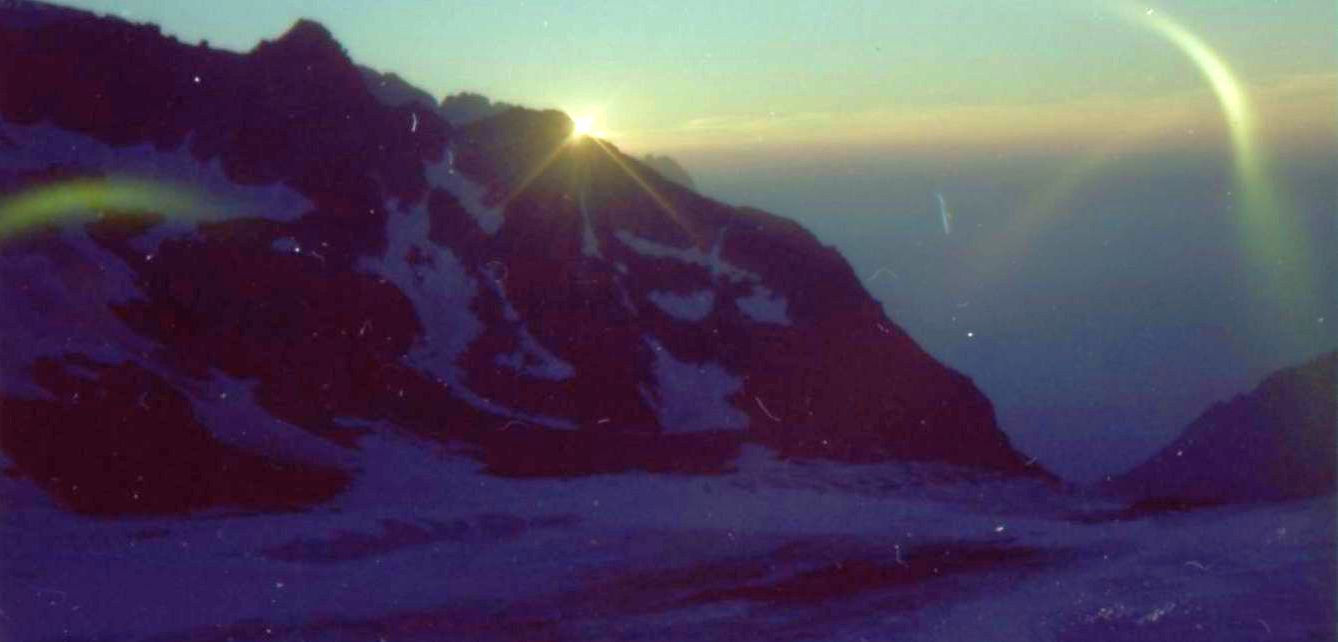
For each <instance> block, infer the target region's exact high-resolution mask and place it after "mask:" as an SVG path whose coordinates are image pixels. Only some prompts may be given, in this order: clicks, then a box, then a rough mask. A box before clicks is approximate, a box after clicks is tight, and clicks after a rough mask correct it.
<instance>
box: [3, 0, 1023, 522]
mask: <svg viewBox="0 0 1338 642" xmlns="http://www.w3.org/2000/svg"><path fill="white" fill-rule="evenodd" d="M68 43H79V46H77V47H71V46H68ZM35 69H41V70H42V72H41V73H40V74H38V73H34V71H33V70H35ZM0 86H3V87H4V88H5V91H4V92H3V93H0V141H4V144H5V145H6V150H5V155H4V158H3V160H0V190H3V192H0V193H4V194H7V195H12V194H21V193H28V192H30V191H32V190H38V189H54V190H59V189H60V187H61V186H62V185H63V184H64V181H68V180H71V179H75V178H84V179H94V180H102V179H105V180H113V181H114V180H118V179H119V178H120V177H132V178H134V179H135V180H137V181H148V182H151V183H157V184H162V185H172V186H175V187H177V188H180V189H183V190H185V191H187V192H189V193H190V194H191V195H192V198H193V202H194V203H196V204H197V207H195V208H185V209H184V210H183V208H182V206H181V205H180V204H179V203H163V205H162V206H161V207H154V208H144V207H137V208H131V209H130V210H128V211H127V210H122V209H118V208H107V209H104V210H103V211H101V212H99V216H98V217H97V218H96V219H95V220H92V221H91V222H88V223H86V224H84V225H82V226H79V225H74V226H66V227H64V228H59V229H58V228H49V229H42V230H39V231H37V232H34V233H32V234H29V235H27V236H23V237H19V238H13V239H0V297H3V299H4V301H5V302H6V308H7V309H6V311H5V312H4V313H3V314H0V449H3V451H4V456H5V457H6V458H7V460H8V461H7V465H8V466H9V470H10V472H11V473H12V474H16V475H18V476H21V477H24V478H27V479H30V480H32V481H33V482H34V483H36V484H37V485H38V486H39V487H41V488H42V489H43V490H45V491H46V492H48V493H50V494H51V495H53V496H54V497H56V498H58V499H59V500H60V501H62V502H63V503H64V504H65V505H67V506H69V507H71V508H73V509H75V510H79V511H83V512H89V513H97V514H116V513H126V512H130V513H134V512H140V513H154V512H173V511H185V510H195V509H201V508H209V507H215V506H237V507H244V508H259V509H272V508H284V507H295V506H301V505H304V504H306V503H310V502H313V501H320V500H322V499H323V498H328V497H331V496H333V495H334V494H336V493H338V492H341V491H342V490H343V489H344V488H345V487H346V486H347V484H348V483H349V482H350V480H352V479H354V478H355V477H356V473H357V470H359V468H360V464H359V460H360V457H363V456H366V455H365V453H364V449H363V445H364V444H365V443H366V440H367V439H373V438H391V437H394V438H408V439H413V440H419V441H421V443H422V444H423V445H424V447H428V446H429V445H432V444H445V445H446V446H447V447H449V448H453V449H462V450H464V451H466V452H469V453H471V454H473V455H474V456H476V457H477V458H479V459H480V460H481V461H483V462H485V463H486V465H487V466H488V468H489V470H491V471H492V472H494V473H496V474H502V475H586V474H593V473H606V472H616V471H622V470H650V471H667V472H696V473H717V472H721V471H724V470H728V468H729V466H730V463H731V461H732V460H733V459H734V457H735V456H736V454H737V452H738V448H739V446H740V445H741V444H744V443H756V444H760V445H763V446H766V447H769V448H772V449H774V450H776V451H778V452H780V453H781V454H783V455H785V456H791V457H813V458H829V459H835V460H844V461H864V462H871V461H883V460H890V459H913V460H933V461H942V462H948V463H953V464H959V465H965V466H974V467H982V468H987V469H992V470H998V471H1004V472H1010V473H1025V472H1038V471H1037V469H1035V468H1029V467H1028V466H1027V465H1026V464H1024V462H1023V458H1022V457H1020V456H1019V455H1018V454H1017V453H1016V452H1015V451H1014V450H1013V449H1012V448H1011V447H1010V445H1009V443H1008V439H1007V438H1006V437H1005V435H1004V434H1003V433H1002V432H1001V431H1000V430H999V428H998V426H997V425H996V423H995V419H994V413H993V409H992V407H991V404H990V402H989V400H988V399H986V398H985V397H984V396H983V395H982V394H981V392H980V391H979V390H978V389H977V388H976V387H975V386H974V385H973V384H972V383H971V381H970V380H969V379H967V378H966V377H965V376H963V375H961V374H959V373H957V372H954V371H952V370H950V369H949V368H947V367H945V366H943V365H942V364H940V363H938V362H936V361H935V360H934V359H933V358H931V357H930V356H929V355H928V354H926V353H925V352H924V351H923V350H922V349H921V348H920V347H919V346H917V345H916V343H915V342H914V341H913V340H912V339H911V338H910V337H909V336H907V335H906V333H905V332H903V331H902V330H901V329H900V328H898V327H897V326H896V324H894V323H893V322H892V321H891V320H889V319H888V318H887V317H886V316H885V315H884V312H883V309H882V306H880V305H879V304H878V302H877V301H875V300H874V299H873V298H872V297H871V296H870V295H869V294H868V293H867V292H866V291H865V290H864V289H863V287H862V285H861V283H860V281H859V279H858V278H857V277H856V275H855V274H854V273H853V271H852V270H851V268H850V266H849V265H848V264H847V263H846V261H845V260H844V259H843V258H842V257H841V256H840V255H839V254H838V253H837V252H836V251H835V250H833V249H831V248H829V247H825V246H823V245H822V244H821V243H819V242H818V241H817V239H815V238H814V237H813V235H812V234H810V233H809V232H808V231H806V230H804V229H803V228H802V227H800V226H799V225H797V224H795V223H794V222H792V221H789V220H787V219H784V218H780V217H777V216H774V215H771V214H768V213H766V212H762V211H758V210H754V209H749V208H736V207H730V206H727V205H724V204H721V203H718V202H715V201H712V200H710V199H707V198H704V197H702V196H700V195H698V194H696V193H694V192H692V191H690V190H688V189H685V188H683V187H682V186H680V185H678V184H676V183H674V182H671V181H669V180H665V179H663V178H661V177H660V176H659V175H658V174H657V173H655V172H653V171H649V170H648V169H647V168H646V167H645V166H644V165H643V164H642V163H640V162H638V161H637V160H635V159H634V158H631V157H629V156H627V155H624V154H622V153H621V152H620V151H619V150H617V149H616V148H615V147H613V146H612V145H610V144H608V143H607V142H604V141H599V140H595V139H588V138H573V137H572V135H571V133H572V123H571V121H570V119H568V118H567V117H566V116H565V115H563V114H561V113H558V112H540V111H532V110H526V109H510V110H506V111H503V112H500V113H498V114H495V115H492V116H491V117H487V118H483V119H481V120H478V121H475V122H472V123H470V124H467V125H463V126H459V127H456V126H452V125H451V124H450V123H449V120H448V119H447V118H446V117H445V116H444V114H443V113H442V112H441V108H440V107H439V106H437V105H433V104H428V103H425V102H424V101H422V100H418V99H416V97H418V96H423V95H425V94H422V93H421V92H419V91H418V90H415V89H413V88H411V87H407V86H403V83H402V81H399V80H398V78H395V77H393V76H381V75H378V74H376V73H374V72H370V71H368V70H365V69H360V68H359V67H357V66H356V65H355V64H354V63H353V62H352V61H350V60H349V59H348V57H347V55H346V54H345V53H344V51H343V49H342V47H340V46H339V45H338V43H336V42H335V41H334V39H333V38H332V37H331V36H330V34H329V33H328V32H327V31H326V30H325V29H324V28H323V27H321V26H320V25H318V24H316V23H313V22H309V21H302V22H299V23H298V24H297V25H295V26H294V27H293V28H292V29H291V30H290V31H289V32H288V33H287V34H285V35H284V36H283V37H281V38H279V39H278V40H276V41H273V42H266V43H261V44H260V45H259V46H257V47H256V48H255V49H254V50H252V51H251V52H249V53H246V54H234V53H229V52H223V51H217V50H212V49H210V48H208V47H207V46H204V45H200V46H192V45H187V44H183V43H180V42H178V41H176V40H173V39H171V38H168V37H165V36H163V35H162V34H161V33H160V32H159V30H158V29H157V28H156V27H151V26H142V25H135V24H131V23H127V22H124V21H121V20H118V19H113V18H97V17H94V16H92V15H90V14H84V13H80V12H74V11H68V10H56V9H50V8H46V7H43V6H41V5H36V4H32V3H17V4H16V3H9V4H6V5H4V6H3V7H0ZM390 97H393V99H392V98H390ZM89 207H92V205H89Z"/></svg>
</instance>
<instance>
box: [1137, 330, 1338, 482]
mask: <svg viewBox="0 0 1338 642" xmlns="http://www.w3.org/2000/svg"><path fill="white" fill-rule="evenodd" d="M1336 370H1338V353H1329V354H1327V355H1324V356H1321V357H1318V358H1316V359H1314V360H1312V361H1310V362H1308V363H1306V364H1304V365H1301V366H1297V367H1294V368H1288V369H1286V370H1282V371H1280V372H1277V373H1274V374H1273V375H1270V376H1269V377H1268V378H1267V379H1265V380H1264V381H1263V382H1262V383H1260V384H1259V386H1258V387H1256V388H1255V389H1254V390H1252V391H1250V392H1249V393H1248V394H1243V395H1238V396H1236V397H1235V398H1234V399H1232V400H1230V401H1227V402H1224V403H1218V404H1215V405H1214V406H1213V407H1211V408H1209V409H1208V410H1207V412H1205V413H1203V415H1201V416H1200V417H1199V418H1198V419H1196V420H1194V422H1193V423H1191V424H1190V425H1189V426H1188V427H1187V428H1186V429H1185V431H1184V433H1183V434H1182V435H1181V436H1180V437H1179V438H1178V439H1176V440H1175V441H1174V442H1172V443H1171V445H1169V446H1167V447H1166V448H1164V449H1162V450H1161V452H1159V453H1157V455H1155V456H1154V457H1152V458H1151V459H1149V460H1148V461H1147V462H1145V463H1143V464H1141V465H1139V466H1138V467H1136V468H1134V469H1133V470H1131V471H1129V472H1128V473H1125V474H1124V475H1121V476H1120V477H1118V478H1116V479H1115V480H1113V482H1111V484H1110V487H1111V488H1112V489H1114V490H1117V491H1120V492H1123V493H1126V494H1129V495H1132V496H1134V497H1137V498H1140V499H1142V500H1143V501H1144V504H1145V505H1149V506H1193V505H1213V504H1220V503H1224V502H1240V501H1264V500H1281V499H1291V498H1299V497H1311V496H1316V495H1324V494H1328V493H1332V492H1334V484H1335V465H1336V464H1335V462H1336V461H1338V450H1335V433H1338V378H1335V371H1336Z"/></svg>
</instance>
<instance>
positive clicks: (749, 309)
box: [734, 285, 791, 325]
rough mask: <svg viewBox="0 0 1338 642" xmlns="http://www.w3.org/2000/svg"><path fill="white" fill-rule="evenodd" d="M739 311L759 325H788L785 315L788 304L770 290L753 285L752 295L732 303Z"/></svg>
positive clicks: (787, 317)
mask: <svg viewBox="0 0 1338 642" xmlns="http://www.w3.org/2000/svg"><path fill="white" fill-rule="evenodd" d="M734 304H735V305H737V306H739V311H740V312H743V314H744V315H745V316H747V317H748V318H750V319H752V320H754V321H758V322H761V323H774V324H776V325H790V323H791V322H790V315H789V314H788V313H787V308H788V305H789V304H788V303H787V302H786V300H785V297H783V296H778V295H777V294H776V293H774V292H772V291H771V288H768V287H764V286H761V285H754V286H753V292H752V294H749V295H748V296H746V297H742V298H740V299H737V300H735V301H734Z"/></svg>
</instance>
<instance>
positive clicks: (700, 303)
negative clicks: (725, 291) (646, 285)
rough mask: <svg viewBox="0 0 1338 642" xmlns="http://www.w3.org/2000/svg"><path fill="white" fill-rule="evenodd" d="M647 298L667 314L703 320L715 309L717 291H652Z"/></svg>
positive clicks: (680, 317)
mask: <svg viewBox="0 0 1338 642" xmlns="http://www.w3.org/2000/svg"><path fill="white" fill-rule="evenodd" d="M647 298H648V299H650V302H651V303H654V304H655V307H657V308H659V309H661V310H663V311H664V313H665V314H667V315H669V316H671V317H674V318H675V319H681V320H683V321H693V322H696V321H701V320H703V319H705V318H706V317H708V316H710V315H711V310H713V309H715V292H714V291H712V290H702V291H700V292H692V293H689V294H675V293H673V292H651V293H650V294H648V295H647Z"/></svg>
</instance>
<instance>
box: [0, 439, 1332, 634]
mask: <svg viewBox="0 0 1338 642" xmlns="http://www.w3.org/2000/svg"><path fill="white" fill-rule="evenodd" d="M363 445H364V450H365V452H364V455H365V456H364V457H363V458H362V459H361V461H363V462H376V464H375V465H372V464H366V465H364V468H363V470H362V471H361V475H360V477H359V481H358V482H357V484H356V485H355V486H354V488H353V489H351V490H350V491H349V492H348V493H346V494H345V495H343V496H341V497H340V498H339V499H337V500H336V501H334V502H332V503H330V504H328V505H324V506H321V507H319V508H317V509H313V510H311V511H308V512H305V513H299V514H278V515H275V514H270V515H242V514H219V513H213V514H200V515H195V516H191V517H188V518H157V519H117V520H109V519H89V518H83V517H78V516H73V515H71V514H69V513H67V512H65V511H62V510H60V509H58V508H56V507H54V506H52V505H50V504H49V503H48V501H47V500H46V499H44V497H43V496H42V495H40V494H39V493H38V491H37V490H36V489H35V488H33V487H31V486H28V485H27V484H26V482H21V481H17V480H14V479H10V478H6V479H5V480H4V482H3V486H0V487H2V488H3V490H4V506H5V508H4V512H5V519H4V520H3V521H0V524H2V526H0V528H2V529H3V530H0V563H2V564H3V578H4V579H3V582H0V604H3V605H4V612H3V613H0V627H2V630H0V634H2V636H3V639H5V640H15V641H26V640H99V641H110V640H161V641H163V642H167V641H182V640H191V641H196V640H198V641H213V640H218V641H223V640H237V641H243V640H752V639H756V640H851V641H856V640H869V641H875V640H891V639H896V640H1085V641H1094V640H1177V641H1181V642H1183V641H1188V640H1326V639H1333V636H1334V616H1335V611H1334V595H1335V592H1334V591H1335V578H1334V575H1335V571H1334V568H1335V567H1334V563H1335V560H1334V557H1335V549H1334V541H1335V540H1334V520H1333V516H1334V505H1333V500H1332V498H1325V499H1316V500H1307V501H1299V502H1293V503H1287V504H1274V505H1256V506H1239V507H1223V508H1214V509H1201V510H1198V511H1193V512H1188V513H1168V514H1163V515H1154V516H1144V517H1137V516H1132V515H1130V514H1127V513H1121V512H1120V509H1121V506H1120V505H1119V504H1117V503H1114V502H1111V501H1108V500H1102V499H1100V498H1096V497H1094V496H1091V495H1086V494H1083V493H1078V492H1073V491H1068V490H1064V489H1056V488H1053V487H1050V486H1047V485H1045V484H1044V483H1042V482H1037V481H1017V480H1008V479H1005V478H1000V477H994V476H982V475H980V474H976V473H969V472H968V471H965V470H963V469H954V468H950V467H947V466H942V465H935V464H895V465H888V464H881V465H867V466H857V465H845V464H834V463H828V462H823V463H810V462H783V461H779V460H777V459H775V458H774V457H772V456H771V455H770V453H769V452H768V451H766V450H764V449H762V448H759V447H749V448H748V449H747V450H746V452H745V455H744V457H743V458H742V459H741V460H740V462H739V466H738V471H737V472H734V473H731V474H725V475H720V476H709V477H688V476H670V475H650V474H628V475H617V476H594V477H585V478H579V479H568V480H533V479H529V480H515V479H504V478H497V477H491V476H487V475H484V474H482V473H481V472H480V470H479V468H480V467H479V465H478V464H477V463H474V462H472V461H471V460H469V459H466V458H464V457H463V456H461V454H460V453H453V452H450V451H449V450H447V449H444V448H438V449H436V450H433V449H431V448H428V447H425V446H424V444H423V442H421V441H418V440H412V439H408V438H403V437H397V436H394V433H393V431H390V430H382V431H379V432H378V433H377V435H376V436H373V437H369V438H367V439H366V441H365V442H364V444H363Z"/></svg>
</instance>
